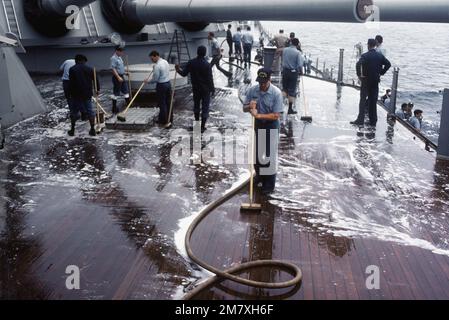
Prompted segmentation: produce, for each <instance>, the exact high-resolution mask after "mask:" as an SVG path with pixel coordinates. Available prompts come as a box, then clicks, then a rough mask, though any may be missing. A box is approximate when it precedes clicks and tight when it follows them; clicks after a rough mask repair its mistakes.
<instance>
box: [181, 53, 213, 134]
mask: <svg viewBox="0 0 449 320" xmlns="http://www.w3.org/2000/svg"><path fill="white" fill-rule="evenodd" d="M197 53H198V56H197V57H196V58H195V59H192V60H190V61H189V62H188V63H187V65H186V66H185V67H183V68H181V67H180V66H179V65H176V71H177V72H178V73H179V74H180V75H181V76H183V77H187V76H188V75H189V74H190V79H191V81H192V89H193V102H194V110H193V112H194V114H195V121H200V116H201V132H204V131H206V122H207V119H208V118H209V105H210V98H211V94H214V93H215V86H214V78H213V75H212V67H211V65H210V64H209V63H208V62H207V60H206V53H207V48H206V47H205V46H200V47H198V51H197Z"/></svg>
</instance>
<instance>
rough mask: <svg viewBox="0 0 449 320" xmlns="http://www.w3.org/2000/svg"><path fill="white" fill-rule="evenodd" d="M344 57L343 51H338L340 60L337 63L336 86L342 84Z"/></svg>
mask: <svg viewBox="0 0 449 320" xmlns="http://www.w3.org/2000/svg"><path fill="white" fill-rule="evenodd" d="M344 56H345V49H340V59H339V62H338V79H337V84H338V85H341V84H342V83H343V71H344V70H343V68H344V64H343V63H344ZM331 78H332V77H331Z"/></svg>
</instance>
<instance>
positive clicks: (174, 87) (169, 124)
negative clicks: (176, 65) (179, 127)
mask: <svg viewBox="0 0 449 320" xmlns="http://www.w3.org/2000/svg"><path fill="white" fill-rule="evenodd" d="M177 76H178V72H177V71H175V80H174V81H173V90H172V93H171V100H170V110H169V112H168V119H167V124H166V125H165V126H164V128H165V129H168V128H170V127H171V126H172V123H171V115H172V112H173V103H174V100H175V93H176V79H177Z"/></svg>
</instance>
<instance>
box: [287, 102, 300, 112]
mask: <svg viewBox="0 0 449 320" xmlns="http://www.w3.org/2000/svg"><path fill="white" fill-rule="evenodd" d="M288 114H298V112H297V111H296V110H293V103H289V104H288Z"/></svg>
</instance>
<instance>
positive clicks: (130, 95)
mask: <svg viewBox="0 0 449 320" xmlns="http://www.w3.org/2000/svg"><path fill="white" fill-rule="evenodd" d="M126 69H127V70H128V87H129V88H128V91H129V97H130V98H131V99H132V98H133V91H132V90H131V73H130V72H129V61H128V56H126Z"/></svg>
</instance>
